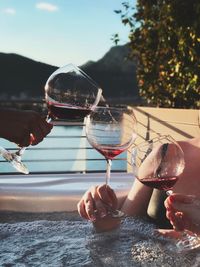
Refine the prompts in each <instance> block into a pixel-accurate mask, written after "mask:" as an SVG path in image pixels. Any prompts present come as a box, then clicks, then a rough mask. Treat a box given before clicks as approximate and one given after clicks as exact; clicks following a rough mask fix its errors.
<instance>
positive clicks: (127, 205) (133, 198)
mask: <svg viewBox="0 0 200 267" xmlns="http://www.w3.org/2000/svg"><path fill="white" fill-rule="evenodd" d="M152 192H153V189H152V188H150V187H148V186H145V185H143V184H142V183H141V182H139V181H138V180H135V182H134V184H133V186H132V188H131V190H130V192H129V194H128V196H127V198H126V199H125V201H124V203H123V205H122V208H121V210H122V211H123V212H124V213H125V214H127V215H128V216H136V217H138V216H139V217H143V216H146V215H147V208H148V205H149V201H150V198H151V195H152Z"/></svg>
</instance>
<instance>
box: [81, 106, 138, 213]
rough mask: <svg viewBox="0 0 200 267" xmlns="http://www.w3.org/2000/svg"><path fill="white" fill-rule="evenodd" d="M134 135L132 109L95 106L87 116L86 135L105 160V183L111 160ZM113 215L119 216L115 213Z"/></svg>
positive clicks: (107, 179)
mask: <svg viewBox="0 0 200 267" xmlns="http://www.w3.org/2000/svg"><path fill="white" fill-rule="evenodd" d="M136 136H137V135H136V118H135V115H134V112H133V110H132V109H129V108H126V107H124V108H116V107H96V108H95V110H94V111H93V112H91V113H90V115H89V116H88V117H87V119H86V137H87V139H88V141H89V143H90V144H91V146H92V147H93V148H95V149H96V150H97V151H98V152H99V153H101V154H102V155H103V156H104V157H105V159H106V161H107V170H106V185H108V182H109V179H110V172H111V163H112V160H113V159H114V158H115V157H116V156H118V155H119V154H121V153H122V152H124V151H125V150H127V149H128V148H129V146H130V145H131V144H133V142H134V141H135V139H136ZM113 212H114V211H113ZM120 214H122V213H120ZM113 216H114V215H113ZM115 217H119V216H118V214H117V213H116V214H115Z"/></svg>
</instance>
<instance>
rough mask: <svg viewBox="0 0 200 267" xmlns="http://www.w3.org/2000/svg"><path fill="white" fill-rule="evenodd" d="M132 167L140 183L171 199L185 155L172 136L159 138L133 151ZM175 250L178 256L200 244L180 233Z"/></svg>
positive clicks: (182, 168) (193, 236)
mask: <svg viewBox="0 0 200 267" xmlns="http://www.w3.org/2000/svg"><path fill="white" fill-rule="evenodd" d="M131 164H132V167H133V174H134V176H135V177H136V178H137V179H138V180H139V181H140V182H141V183H143V184H144V185H147V186H150V187H152V188H156V189H160V190H164V191H166V193H167V195H171V194H172V193H173V186H174V184H175V183H176V182H177V180H178V179H179V176H180V174H181V173H182V172H183V170H184V167H185V161H184V153H183V151H182V149H181V147H180V146H179V144H178V143H177V142H176V141H175V140H174V139H173V138H172V137H171V136H169V135H164V136H158V137H156V138H154V139H151V140H147V141H144V142H142V143H140V144H138V145H135V146H134V147H133V149H132V156H131ZM177 230H178V229H177ZM176 246H177V249H178V251H179V252H181V251H184V250H190V249H194V248H196V247H199V246H200V240H199V238H198V237H197V236H196V235H190V234H189V233H188V232H183V233H182V234H181V238H180V239H179V240H178V242H177V243H176Z"/></svg>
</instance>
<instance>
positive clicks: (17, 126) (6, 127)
mask: <svg viewBox="0 0 200 267" xmlns="http://www.w3.org/2000/svg"><path fill="white" fill-rule="evenodd" d="M0 123H1V128H0V137H2V138H5V139H7V140H9V141H10V142H14V143H16V144H18V145H19V146H20V147H23V146H28V145H30V144H31V145H37V144H38V143H40V142H41V141H42V140H43V138H44V137H45V136H46V135H47V134H48V133H49V132H50V131H51V129H52V127H53V126H52V125H51V124H49V123H47V122H46V120H45V118H43V117H41V116H40V114H39V113H37V112H35V111H19V110H14V109H1V110H0Z"/></svg>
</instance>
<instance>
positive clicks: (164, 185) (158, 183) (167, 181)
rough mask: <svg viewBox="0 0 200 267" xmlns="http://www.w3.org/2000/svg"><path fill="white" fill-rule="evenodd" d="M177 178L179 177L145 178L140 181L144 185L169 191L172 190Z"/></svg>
mask: <svg viewBox="0 0 200 267" xmlns="http://www.w3.org/2000/svg"><path fill="white" fill-rule="evenodd" d="M177 180H178V177H177V176H173V177H162V178H143V179H142V180H140V182H141V183H143V184H144V185H147V186H150V187H153V188H156V189H159V190H164V191H169V190H172V188H173V186H174V185H175V183H176V182H177Z"/></svg>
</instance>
